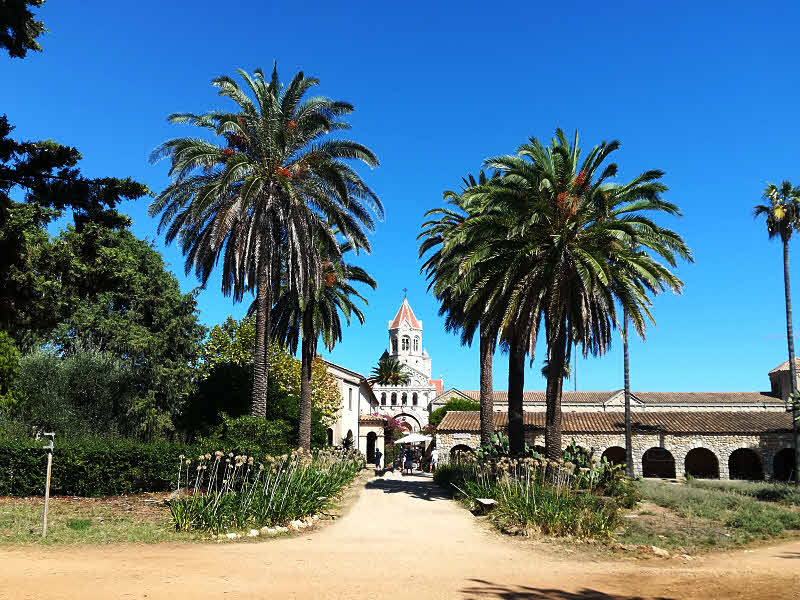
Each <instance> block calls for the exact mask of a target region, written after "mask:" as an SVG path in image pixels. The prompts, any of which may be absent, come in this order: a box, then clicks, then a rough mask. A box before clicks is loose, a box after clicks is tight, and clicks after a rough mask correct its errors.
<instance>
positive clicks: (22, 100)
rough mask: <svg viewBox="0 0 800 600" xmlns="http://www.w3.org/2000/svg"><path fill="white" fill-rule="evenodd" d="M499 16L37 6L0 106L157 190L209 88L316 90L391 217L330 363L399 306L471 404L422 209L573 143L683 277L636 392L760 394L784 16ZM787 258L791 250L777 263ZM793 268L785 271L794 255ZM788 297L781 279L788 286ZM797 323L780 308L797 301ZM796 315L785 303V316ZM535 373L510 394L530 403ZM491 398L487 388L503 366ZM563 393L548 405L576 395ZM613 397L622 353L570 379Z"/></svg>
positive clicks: (311, 6) (661, 303) (304, 6)
mask: <svg viewBox="0 0 800 600" xmlns="http://www.w3.org/2000/svg"><path fill="white" fill-rule="evenodd" d="M537 4H538V3H525V2H519V3H510V4H509V3H507V4H505V5H503V6H502V7H499V8H500V10H497V11H494V12H490V11H488V10H487V8H489V7H488V6H487V5H486V4H485V3H474V4H471V3H464V2H452V3H447V2H438V3H430V2H429V3H408V5H407V6H404V7H403V9H402V10H397V9H394V8H390V6H389V5H386V4H385V3H375V2H369V3H363V4H362V3H357V2H350V3H347V4H343V5H339V4H333V3H310V2H295V3H288V4H287V3H261V2H251V3H247V2H238V1H235V0H231V1H229V2H227V3H225V4H224V5H220V4H219V3H218V2H214V3H211V2H191V3H190V2H146V1H142V2H137V3H108V2H80V3H64V2H55V1H51V2H47V3H46V4H45V6H44V7H43V8H41V9H39V11H38V14H39V16H40V17H41V18H42V19H43V20H44V21H45V25H46V26H47V28H48V29H49V30H50V33H49V34H47V35H46V36H44V37H43V38H42V40H41V42H42V45H43V47H44V52H43V53H42V54H29V58H27V59H25V60H22V61H20V60H13V61H12V60H9V59H8V58H7V57H5V56H3V57H0V81H2V82H3V87H4V93H3V105H2V107H1V108H0V110H1V111H2V112H5V113H6V114H7V115H8V117H9V119H10V120H11V122H12V123H13V124H14V125H16V127H17V130H16V132H15V135H16V137H18V138H23V139H41V138H52V139H55V140H57V141H59V142H61V143H64V144H69V145H73V146H76V147H77V148H79V149H80V151H81V152H82V153H83V155H84V161H83V162H82V168H83V170H84V172H85V173H87V174H89V175H92V176H109V175H114V176H120V177H124V176H132V177H134V178H136V179H138V180H139V181H142V182H144V183H146V184H148V185H149V186H150V187H151V189H153V190H155V191H159V190H161V189H162V188H163V187H164V186H165V185H166V184H167V183H168V179H167V177H166V165H165V164H159V165H157V166H150V165H149V164H148V162H147V156H148V154H149V153H150V151H151V150H152V149H153V148H154V147H155V146H156V145H157V144H159V143H160V142H162V141H164V140H165V139H167V138H169V137H172V136H176V135H183V134H185V133H187V130H186V129H182V128H180V127H177V126H170V125H168V124H167V123H166V122H165V117H166V115H167V114H169V113H171V112H178V111H193V112H201V111H205V110H208V109H213V108H217V107H220V106H221V105H222V104H223V102H224V100H222V99H220V98H218V97H217V96H216V94H215V91H214V89H213V88H212V87H211V86H210V85H209V81H210V79H211V78H212V77H214V76H217V75H220V74H233V73H234V71H235V69H236V68H239V67H241V68H244V69H248V70H252V69H254V68H255V67H258V66H263V67H264V68H265V69H268V68H270V67H271V66H272V63H273V61H274V60H277V62H278V67H279V71H280V73H281V74H282V77H283V78H284V79H285V80H288V79H290V78H291V76H292V75H293V74H294V73H295V72H296V71H297V70H300V69H302V70H304V71H305V72H306V73H307V74H309V75H313V76H316V77H318V78H319V79H320V80H321V86H320V87H319V88H317V89H318V90H319V92H320V93H322V94H324V95H327V96H330V97H333V98H336V99H344V100H348V101H350V102H352V103H353V104H355V106H356V112H355V113H354V115H353V116H352V119H351V122H352V124H353V131H352V137H353V138H355V139H357V140H359V141H361V142H363V143H365V144H367V145H368V146H370V147H371V148H372V149H374V150H375V151H376V152H377V154H378V155H379V157H380V160H381V166H380V167H379V168H377V169H375V170H372V171H365V173H364V174H365V177H366V178H367V181H368V183H370V184H371V185H372V187H373V188H374V189H375V190H376V191H377V192H378V193H379V194H380V196H381V198H382V200H383V202H384V204H385V206H386V213H387V217H386V220H385V222H383V223H381V224H379V226H378V229H377V232H376V234H375V235H374V237H373V253H372V254H371V255H370V256H368V257H364V259H363V261H362V264H363V266H365V267H366V268H367V269H368V270H369V271H370V272H371V273H372V274H373V276H374V277H375V278H376V280H377V281H378V284H379V287H378V290H377V291H376V292H374V293H371V294H370V295H369V301H370V304H369V307H368V308H367V310H366V315H367V323H366V325H365V326H363V327H362V326H359V325H357V324H356V325H354V326H352V327H350V328H349V329H348V330H347V331H346V333H345V339H344V341H343V342H342V343H341V344H340V345H339V346H337V348H336V349H335V351H334V353H333V355H332V359H333V360H335V361H336V362H339V363H341V364H344V365H346V366H348V367H350V368H353V369H356V370H360V371H362V372H367V371H368V370H369V369H370V368H371V367H372V365H374V363H375V362H376V360H377V358H378V356H379V355H380V354H381V352H382V351H383V349H384V348H385V347H386V345H387V333H386V325H387V321H388V320H390V319H391V318H392V317H393V316H394V313H395V311H396V310H397V308H398V306H399V304H400V302H401V301H402V298H403V292H402V288H406V287H407V288H408V290H409V292H408V297H409V301H410V303H411V305H412V307H413V309H414V311H415V312H416V315H417V317H418V318H420V319H422V320H423V321H424V326H425V328H424V337H423V342H424V345H425V347H426V348H427V349H428V352H429V353H430V354H431V356H432V358H433V373H434V376H435V377H438V376H439V375H440V374H441V375H443V376H444V380H445V386H447V387H449V386H456V387H461V388H462V389H477V386H478V356H477V347H473V348H461V347H460V346H459V344H458V340H457V338H456V337H455V336H452V335H447V334H445V332H444V328H443V326H442V319H441V318H439V317H438V316H437V309H438V306H437V304H436V302H435V300H434V299H433V298H432V297H431V296H430V295H428V294H427V293H426V282H425V280H424V278H423V276H421V275H420V273H419V267H420V261H419V260H418V259H417V242H416V236H417V234H418V232H419V230H420V225H421V223H422V222H423V220H424V219H423V214H424V212H425V211H426V210H428V209H430V208H433V207H435V206H439V205H440V204H441V195H442V191H443V190H445V189H448V188H453V187H456V186H457V185H458V183H459V182H460V178H461V177H462V176H463V175H465V174H466V173H468V172H475V171H477V170H478V169H479V168H480V166H481V162H482V160H483V159H484V158H486V157H487V156H491V155H495V154H503V153H509V152H513V151H514V149H515V148H516V146H517V145H518V144H519V143H521V142H522V141H524V140H525V139H526V138H528V137H529V136H531V135H535V136H537V137H539V138H540V139H545V140H547V139H549V137H550V136H551V135H552V133H553V131H554V130H555V128H556V127H559V126H560V127H562V128H564V129H565V130H567V131H569V132H571V131H573V130H575V129H578V130H579V131H580V135H581V139H582V144H581V145H582V147H583V148H584V150H587V149H588V148H590V147H591V146H592V145H595V144H597V143H599V142H601V141H602V140H608V139H619V140H620V141H621V142H622V150H621V151H620V152H618V153H617V156H616V160H617V162H618V163H619V165H620V171H621V173H620V177H621V179H629V178H631V177H633V176H635V175H637V174H638V173H640V172H641V171H643V170H645V169H651V168H658V169H662V170H664V171H666V173H667V174H666V177H665V182H666V183H667V185H669V187H670V192H669V193H668V194H667V196H666V197H667V199H669V200H670V201H672V202H674V203H676V204H678V205H679V206H680V207H681V208H682V210H683V213H684V217H683V218H681V219H675V220H674V221H670V222H668V224H669V225H671V226H673V227H674V228H675V229H677V230H678V231H679V232H680V233H682V234H683V235H684V237H685V238H686V240H687V241H688V243H689V245H690V246H691V247H692V249H693V251H694V253H695V257H696V263H695V264H693V265H682V266H681V267H680V269H679V271H678V274H679V275H680V276H681V277H682V278H683V279H684V281H685V283H686V289H685V293H684V294H683V295H682V296H680V297H674V296H667V295H664V296H662V297H659V298H658V299H657V300H656V304H655V309H654V310H655V316H656V320H657V322H658V326H657V327H656V328H651V329H650V330H649V331H648V333H647V342H646V343H642V342H640V341H638V340H637V341H634V342H633V343H632V344H631V365H632V372H631V381H632V387H633V389H635V390H636V389H638V390H755V389H765V388H767V387H768V385H769V382H768V379H767V377H766V373H767V371H768V370H769V369H771V368H772V367H774V366H775V365H777V364H778V363H780V362H781V361H783V360H785V357H786V341H785V320H784V306H783V286H782V270H781V262H780V260H781V254H780V244H779V243H776V242H769V241H767V237H766V233H765V228H764V225H763V223H760V222H754V221H753V218H752V213H751V210H752V206H753V204H755V203H756V202H758V201H759V196H760V193H761V191H762V189H763V188H764V186H765V184H766V182H767V181H778V180H780V179H783V178H789V179H793V180H794V181H795V183H800V152H798V150H797V148H798V139H800V117H798V98H799V97H800V80H798V78H797V76H796V73H797V65H798V59H799V58H800V50H798V45H797V37H796V23H797V22H798V21H799V20H800V9H798V7H797V5H794V6H792V3H788V2H784V3H771V2H758V3H752V2H748V3H741V2H726V3H682V2H672V3H669V4H668V5H659V4H658V3H655V4H652V3H650V4H645V3H639V2H631V3H622V2H619V3H598V2H593V3H583V2H576V3H572V4H571V5H569V6H568V5H558V4H547V5H537ZM147 204H148V201H147V200H146V199H144V200H141V201H139V202H137V203H132V204H129V205H127V206H125V207H124V209H125V210H126V211H127V212H128V213H129V214H130V215H131V216H132V217H133V219H134V231H135V233H136V234H137V235H138V236H140V237H147V238H150V239H155V240H156V244H157V246H158V248H159V249H161V250H162V251H163V252H164V255H165V258H166V260H167V262H168V263H169V265H170V267H171V269H172V270H173V271H174V272H175V273H176V275H177V276H178V278H179V280H180V282H181V287H182V289H184V290H186V291H188V290H190V289H192V288H193V287H194V286H195V285H196V284H197V283H196V281H195V280H194V278H193V277H191V276H190V277H185V276H184V275H183V259H182V257H181V256H180V253H179V251H178V250H177V249H176V248H175V247H174V246H172V247H167V248H164V245H163V240H162V239H158V238H157V236H156V228H155V223H154V221H153V220H151V219H150V218H149V217H148V216H147ZM797 243H800V242H795V245H796V244H797ZM793 259H794V260H795V265H797V264H798V263H797V261H800V257H798V256H797V253H796V251H794V252H793ZM792 274H793V277H794V279H795V282H796V283H795V287H796V289H800V271H799V270H798V268H797V267H796V266H795V267H793V269H792ZM797 302H798V303H800V299H797ZM199 305H200V310H201V319H202V321H203V322H204V323H206V324H208V325H210V324H214V323H217V322H219V321H221V320H223V319H224V318H225V317H226V316H227V315H228V314H231V313H232V314H234V315H236V316H240V315H241V314H242V313H243V311H244V310H245V307H243V306H241V305H240V306H233V305H232V303H231V301H230V299H228V298H225V297H223V296H222V294H221V293H220V292H219V286H218V281H215V282H212V283H211V284H210V285H209V288H208V289H207V290H205V291H203V292H202V293H201V294H200V296H199ZM798 306H800V304H798ZM541 354H542V353H541V351H540V352H538V353H537V361H536V364H535V365H534V367H533V368H532V369H530V370H529V371H528V374H527V377H526V389H542V388H543V387H544V381H543V379H542V377H541V375H540V374H539V369H540V357H541ZM494 372H495V388H496V389H505V388H506V387H507V367H506V357H505V356H502V355H498V356H497V357H496V359H495V370H494ZM572 385H573V382H572V381H570V382H568V383H565V387H566V386H569V389H572ZM621 386H622V357H621V344H619V343H615V344H614V345H613V347H612V350H611V351H610V352H609V353H608V354H607V355H606V356H604V357H602V358H590V359H588V360H579V364H578V389H582V390H590V389H616V388H620V387H621Z"/></svg>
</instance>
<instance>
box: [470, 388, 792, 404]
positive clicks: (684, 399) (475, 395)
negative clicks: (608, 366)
mask: <svg viewBox="0 0 800 600" xmlns="http://www.w3.org/2000/svg"><path fill="white" fill-rule="evenodd" d="M458 391H459V392H461V393H462V394H464V395H465V396H467V397H469V398H472V399H473V400H476V401H477V400H480V392H479V391H478V390H458ZM618 394H619V395H621V394H622V390H612V391H610V392H570V391H566V390H565V391H564V392H563V393H562V395H561V403H562V404H605V403H606V402H608V401H609V400H611V399H612V398H613V397H615V396H617V395H618ZM631 394H632V395H633V396H634V397H635V399H636V400H639V401H640V402H642V403H644V404H763V403H767V404H783V400H781V399H780V397H778V396H775V395H773V394H771V393H770V392H631ZM494 401H495V402H498V403H502V404H508V392H507V391H505V390H502V391H498V390H495V392H494ZM522 401H523V403H524V404H541V405H544V404H545V392H544V390H536V391H526V392H523V393H522Z"/></svg>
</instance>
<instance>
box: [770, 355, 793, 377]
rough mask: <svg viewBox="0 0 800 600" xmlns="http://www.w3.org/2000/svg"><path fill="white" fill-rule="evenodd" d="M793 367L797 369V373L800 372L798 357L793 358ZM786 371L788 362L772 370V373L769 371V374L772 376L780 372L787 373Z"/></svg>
mask: <svg viewBox="0 0 800 600" xmlns="http://www.w3.org/2000/svg"><path fill="white" fill-rule="evenodd" d="M794 366H795V367H797V370H798V371H800V357H797V356H795V357H794ZM788 370H789V361H788V360H785V361H783V362H782V363H781V364H779V365H778V366H777V367H775V368H774V369H772V371H770V372H769V374H770V375H772V374H773V373H779V372H780V371H788Z"/></svg>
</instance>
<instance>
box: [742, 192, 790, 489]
mask: <svg viewBox="0 0 800 600" xmlns="http://www.w3.org/2000/svg"><path fill="white" fill-rule="evenodd" d="M763 197H764V199H765V200H766V201H767V204H757V205H756V206H754V207H753V216H754V217H756V218H758V217H760V216H762V215H764V216H765V217H766V221H767V233H768V235H769V239H773V238H775V237H780V238H781V243H782V244H783V293H784V300H785V302H786V340H787V344H788V347H789V380H790V382H791V383H790V385H791V388H790V389H791V400H792V416H793V417H794V418H793V423H794V425H793V432H794V435H793V440H794V482H795V484H796V485H800V411H799V410H798V408H799V407H798V402H797V400H798V398H797V366H796V365H795V362H794V332H793V327H792V294H791V286H790V283H789V240H791V239H792V234H793V233H794V232H795V231H796V230H797V229H798V228H800V187H795V186H793V185H792V183H791V182H790V181H782V182H781V185H780V187H778V186H777V185H775V184H774V183H770V184H768V185H767V187H766V189H765V190H764V196H763Z"/></svg>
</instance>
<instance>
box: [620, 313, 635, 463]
mask: <svg viewBox="0 0 800 600" xmlns="http://www.w3.org/2000/svg"><path fill="white" fill-rule="evenodd" d="M622 349H623V352H622V355H623V361H622V362H623V370H624V377H623V380H624V385H625V473H626V474H627V475H628V477H633V435H632V433H631V368H630V360H629V358H628V311H623V313H622Z"/></svg>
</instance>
